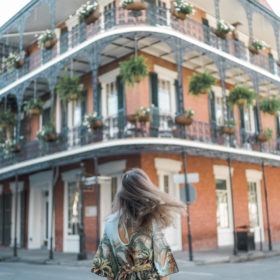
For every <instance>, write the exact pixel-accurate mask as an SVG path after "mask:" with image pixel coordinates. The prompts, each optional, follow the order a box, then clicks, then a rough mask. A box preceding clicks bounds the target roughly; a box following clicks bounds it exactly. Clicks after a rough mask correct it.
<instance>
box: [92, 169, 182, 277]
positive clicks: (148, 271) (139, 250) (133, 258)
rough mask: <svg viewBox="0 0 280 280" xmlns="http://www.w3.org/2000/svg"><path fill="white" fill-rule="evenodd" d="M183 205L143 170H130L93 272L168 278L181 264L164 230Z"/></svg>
mask: <svg viewBox="0 0 280 280" xmlns="http://www.w3.org/2000/svg"><path fill="white" fill-rule="evenodd" d="M184 207H185V206H184V204H183V203H181V202H179V201H176V200H174V199H172V198H171V197H170V196H168V195H167V194H166V193H163V192H161V191H160V190H158V188H156V187H155V186H154V185H153V183H152V182H151V180H150V179H149V177H148V176H147V175H146V173H145V172H144V171H143V170H141V169H132V170H130V171H127V172H126V173H125V174H124V175H123V177H122V189H121V190H120V191H119V193H118V194H117V195H116V198H115V201H114V207H113V208H114V213H113V214H112V215H110V216H109V217H108V218H107V220H106V225H105V231H104V236H103V238H102V240H101V242H100V245H99V247H98V250H97V252H96V255H95V257H94V260H93V266H92V269H91V271H92V272H94V273H96V274H98V275H100V276H103V277H107V279H114V280H115V279H117V280H121V279H127V280H154V279H157V280H159V279H161V280H166V279H168V278H167V276H168V275H169V274H172V273H176V272H178V267H177V264H176V262H175V259H174V257H173V254H172V252H171V250H170V248H169V246H168V244H167V242H166V240H165V238H164V235H163V233H162V230H163V229H164V228H166V227H168V226H170V225H171V224H172V221H173V220H174V213H176V212H177V213H180V212H181V210H182V209H184Z"/></svg>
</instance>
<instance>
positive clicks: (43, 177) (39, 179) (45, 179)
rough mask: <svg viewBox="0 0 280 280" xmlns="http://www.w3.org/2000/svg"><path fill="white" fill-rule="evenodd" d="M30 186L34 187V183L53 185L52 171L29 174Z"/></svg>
mask: <svg viewBox="0 0 280 280" xmlns="http://www.w3.org/2000/svg"><path fill="white" fill-rule="evenodd" d="M29 182H30V184H29V186H30V187H33V186H34V185H42V184H47V185H51V184H52V172H51V171H44V172H39V173H36V174H33V175H31V176H29Z"/></svg>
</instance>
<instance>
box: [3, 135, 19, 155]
mask: <svg viewBox="0 0 280 280" xmlns="http://www.w3.org/2000/svg"><path fill="white" fill-rule="evenodd" d="M22 139H23V137H22V136H21V137H20V139H19V140H17V139H8V140H6V141H5V142H4V143H2V144H1V149H2V150H3V151H4V153H5V154H11V153H19V152H20V151H21V145H20V141H21V140H22Z"/></svg>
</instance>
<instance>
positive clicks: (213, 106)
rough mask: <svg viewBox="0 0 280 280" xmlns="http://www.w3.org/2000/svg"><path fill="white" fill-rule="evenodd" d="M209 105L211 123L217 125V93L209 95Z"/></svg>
mask: <svg viewBox="0 0 280 280" xmlns="http://www.w3.org/2000/svg"><path fill="white" fill-rule="evenodd" d="M209 105H210V122H211V124H212V125H216V121H217V120H216V104H215V93H214V92H213V91H211V92H210V94H209Z"/></svg>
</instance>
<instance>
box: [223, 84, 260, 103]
mask: <svg viewBox="0 0 280 280" xmlns="http://www.w3.org/2000/svg"><path fill="white" fill-rule="evenodd" d="M255 98H256V92H255V91H254V90H252V89H249V88H248V87H245V86H236V87H235V88H234V89H233V90H232V91H231V92H230V94H229V96H228V103H229V104H230V105H235V104H237V105H239V106H243V105H252V103H253V101H254V100H255Z"/></svg>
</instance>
